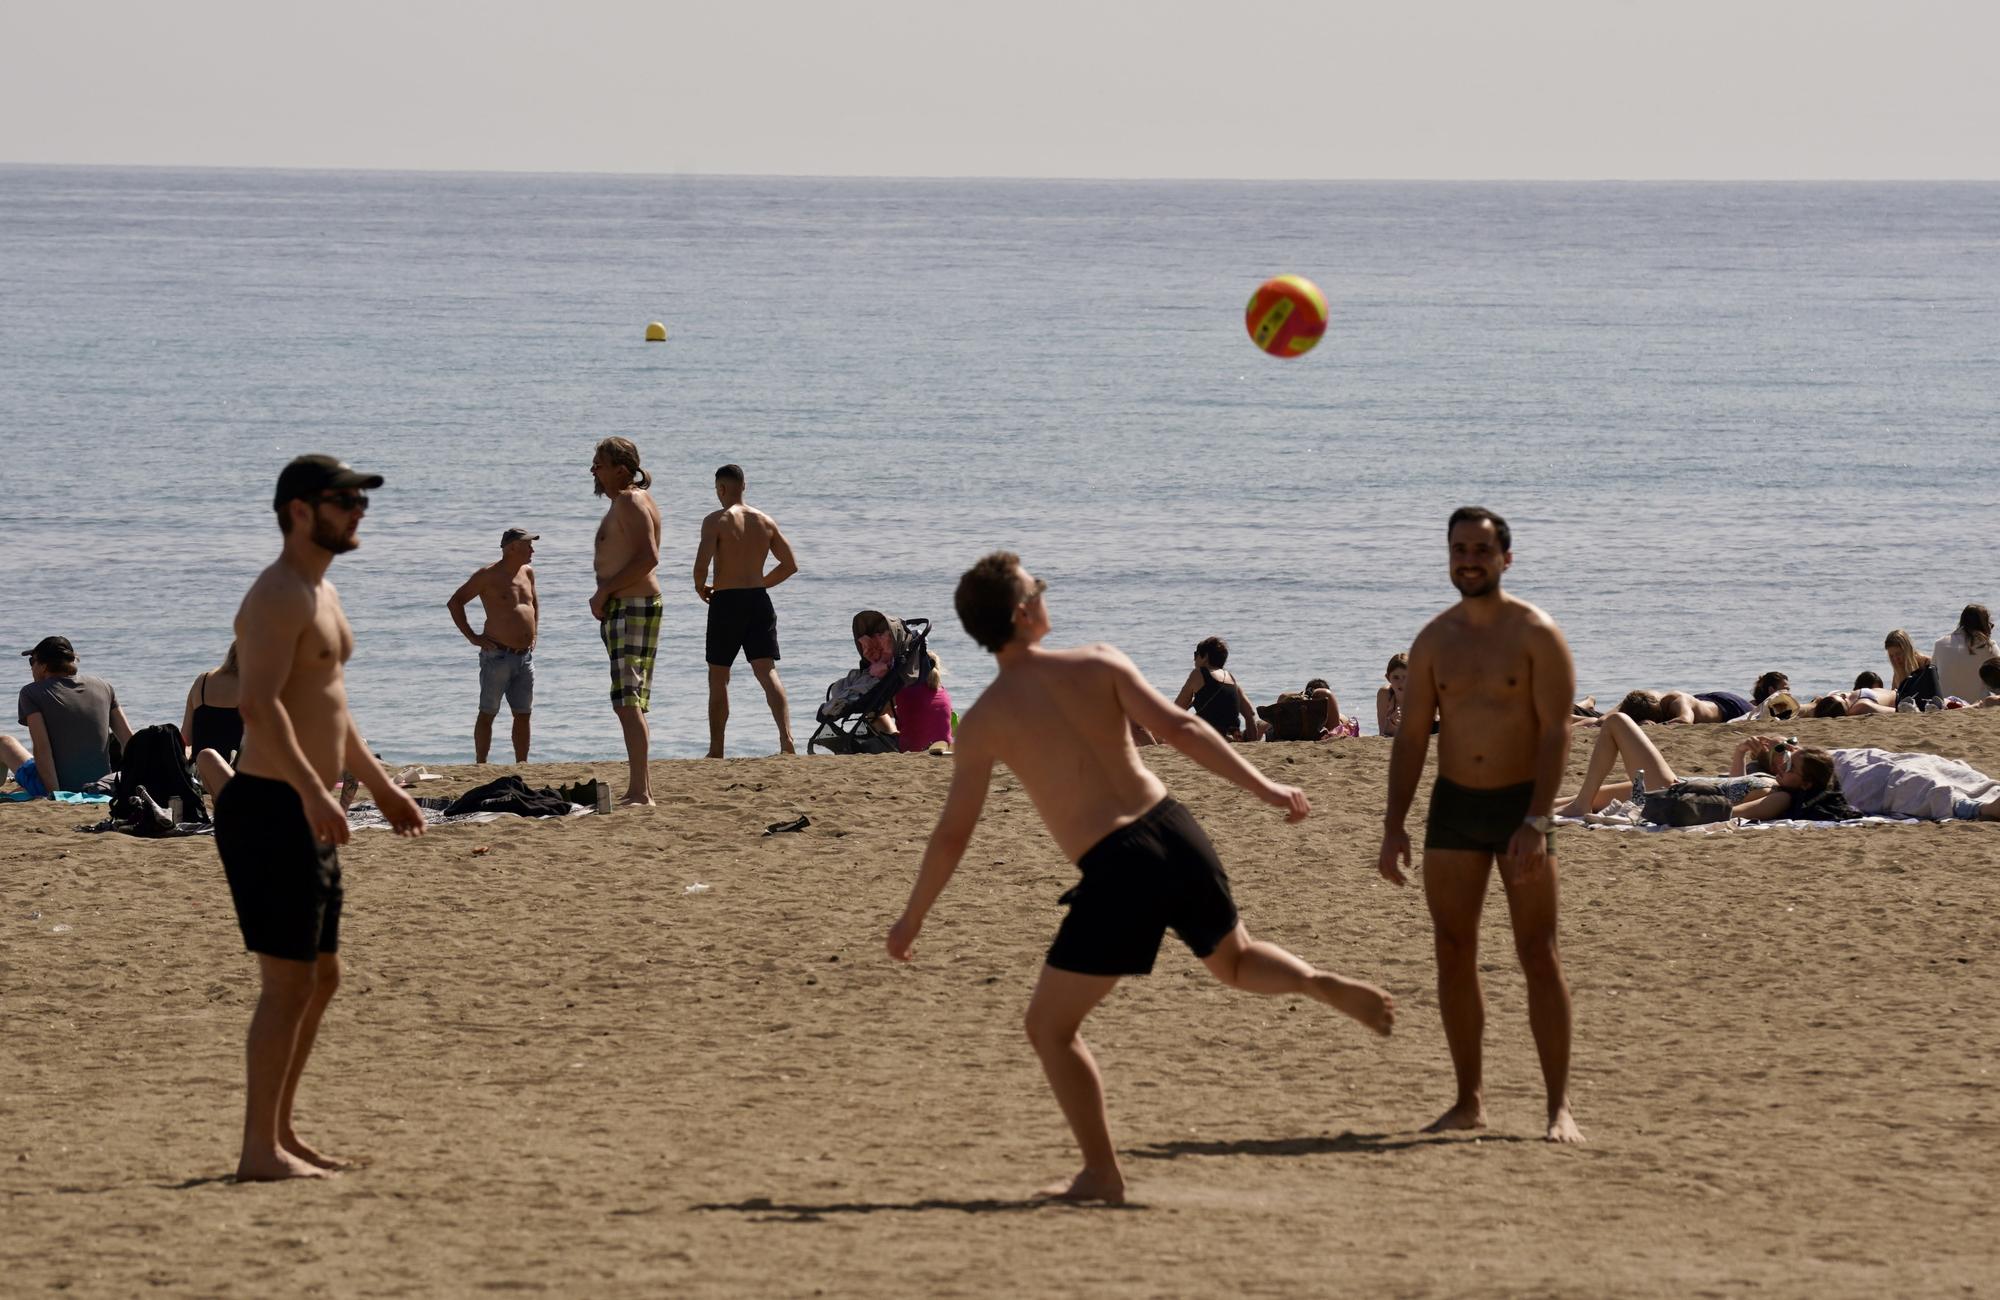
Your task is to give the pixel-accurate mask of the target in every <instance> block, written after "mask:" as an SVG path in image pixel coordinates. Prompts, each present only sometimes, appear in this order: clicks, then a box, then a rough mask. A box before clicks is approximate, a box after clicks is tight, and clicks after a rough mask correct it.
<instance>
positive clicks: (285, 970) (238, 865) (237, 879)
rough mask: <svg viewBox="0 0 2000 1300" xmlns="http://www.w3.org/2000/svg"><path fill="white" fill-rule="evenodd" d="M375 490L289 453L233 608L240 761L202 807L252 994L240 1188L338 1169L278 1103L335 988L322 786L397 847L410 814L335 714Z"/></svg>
mask: <svg viewBox="0 0 2000 1300" xmlns="http://www.w3.org/2000/svg"><path fill="white" fill-rule="evenodd" d="M380 486H382V478H381V476H380V475H378V474H361V473H358V472H356V471H355V470H353V469H350V468H349V467H348V466H346V465H344V464H342V463H341V462H339V461H337V460H335V459H333V458H332V457H331V456H301V457H299V458H298V459H297V460H294V461H293V462H292V463H291V464H289V465H287V466H285V469H284V472H283V473H282V474H280V475H279V476H278V490H277V496H276V499H275V502H274V506H275V508H276V510H277V512H278V528H279V531H281V532H282V533H283V534H284V537H285V541H284V549H283V551H281V552H280V554H279V556H278V559H277V561H276V562H275V563H274V564H272V565H271V566H270V567H269V568H267V569H265V570H264V571H263V572H262V573H261V574H259V575H258V576H257V581H256V582H254V583H252V584H251V586H250V592H249V594H248V595H246V596H245V597H244V598H243V605H242V607H241V608H240V609H238V610H237V611H236V648H237V658H238V662H239V663H240V665H241V668H242V682H243V684H242V688H241V702H240V703H239V705H238V708H239V709H240V710H241V711H242V714H243V749H242V755H241V759H240V761H239V765H238V770H237V773H236V775H235V777H234V778H233V779H232V780H230V781H229V783H228V784H227V785H225V786H223V788H222V793H221V794H219V795H217V796H216V797H215V848H216V852H217V853H218V854H219V855H220V856H221V858H222V869H223V872H224V874H225V875H226V876H227V877H228V879H229V893H230V897H231V898H232V899H233V900H234V902H235V904H236V921H237V925H238V926H239V927H240V928H241V929H242V931H243V946H244V947H246V948H248V949H249V950H250V951H251V952H254V953H256V954H257V967H258V973H259V975H260V976H261V977H262V982H263V988H262V990H261V991H260V992H259V994H258V997H257V1010H256V1012H255V1013H254V1014H253V1015H252V1016H251V1018H250V1041H249V1048H248V1052H247V1064H248V1071H247V1073H248V1076H249V1084H248V1090H247V1091H248V1100H247V1102H246V1105H245V1108H244V1114H243V1154H242V1157H241V1159H240V1160H239V1161H238V1162H237V1165H236V1177H237V1178H238V1179H239V1180H241V1181H246V1182H247V1181H252V1180H268V1179H277V1178H320V1177H324V1176H325V1174H326V1172H327V1171H328V1170H331V1169H338V1168H341V1167H342V1162H341V1161H340V1160H337V1159H335V1158H334V1157H332V1156H327V1155H322V1154H321V1153H320V1152H318V1151H315V1150H313V1148H311V1147H310V1146H307V1145H306V1144H305V1143H304V1142H303V1141H301V1140H300V1139H299V1135H298V1134H297V1133H296V1132H295V1131H293V1128H292V1101H293V1098H294V1097H295V1096H296V1095H297V1092H298V1086H299V1076H300V1074H302V1073H303V1072H304V1071H305V1068H306V1058H307V1056H309V1055H310V1054H311V1053H312V1048H313V1039H314V1037H315V1036H316V1035H317V1034H318V1032H319V1022H320V1016H321V1014H322V1013H324V1012H325V1010H326V1004H327V1003H328V1001H330V1000H331V999H332V997H333V994H334V990H335V989H336V988H337V987H339V984H340V957H339V956H338V950H339V947H340V913H341V903H342V899H343V893H342V890H341V884H340V857H339V850H338V846H339V845H342V844H345V843H347V813H346V811H345V810H344V809H342V808H341V806H340V805H339V804H338V803H337V802H335V801H334V798H333V796H332V795H331V794H329V793H328V789H329V788H330V787H331V786H333V785H334V784H336V783H337V782H338V781H339V780H340V778H341V772H342V771H343V770H351V771H352V772H353V773H354V774H355V775H356V776H358V777H359V778H360V779H361V780H362V781H363V782H364V783H365V784H366V785H367V786H368V789H369V792H370V793H372V794H373V795H374V796H375V803H376V806H377V807H379V808H380V809H381V810H382V813H383V815H384V816H385V817H387V818H388V819H389V824H390V825H391V826H393V827H395V829H396V833H397V834H399V835H421V834H423V833H424V816H423V813H422V811H421V810H419V809H418V807H417V805H416V803H415V801H414V800H412V799H411V798H410V796H409V795H408V794H406V793H404V792H403V791H402V790H401V789H399V788H397V786H396V785H395V783H394V782H392V781H391V780H390V779H389V775H388V773H386V772H384V771H383V770H382V765H381V764H380V763H379V762H377V761H376V760H375V756H374V755H373V754H371V753H369V751H368V747H367V746H366V745H364V744H363V743H362V741H361V734H360V732H359V731H357V730H356V729H355V726H354V719H353V718H352V717H351V716H349V714H348V712H347V688H346V685H345V683H344V682H343V680H342V665H344V664H345V663H346V662H347V659H348V656H349V655H351V654H353V653H354V633H353V631H352V630H351V629H350V628H349V627H348V626H347V616H346V615H345V614H343V613H342V612H341V608H340V597H339V595H338V594H337V593H335V591H334V589H333V584H332V583H330V582H328V581H326V570H327V566H329V565H331V564H332V563H333V557H334V556H336V555H340V554H342V553H343V552H346V551H351V550H353V549H354V548H355V547H356V546H358V545H360V542H358V541H357V540H356V539H355V533H356V530H358V529H359V528H360V526H361V517H362V515H363V514H364V513H365V512H366V511H367V509H368V498H367V496H366V495H365V494H364V493H363V492H362V489H364V488H376V487H380Z"/></svg>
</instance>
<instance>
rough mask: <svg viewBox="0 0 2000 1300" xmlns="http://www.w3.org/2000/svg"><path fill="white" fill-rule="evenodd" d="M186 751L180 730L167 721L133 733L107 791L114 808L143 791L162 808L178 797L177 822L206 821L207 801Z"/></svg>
mask: <svg viewBox="0 0 2000 1300" xmlns="http://www.w3.org/2000/svg"><path fill="white" fill-rule="evenodd" d="M186 753H187V746H186V744H185V743H184V742H183V741H182V740H181V729H180V728H179V727H178V726H176V725H175V724H173V723H171V722H162V723H159V724H158V725H156V726H151V727H141V728H139V729H138V730H137V731H135V732H133V733H132V740H131V742H130V743H129V744H127V745H126V746H125V752H124V754H123V755H122V756H121V758H120V762H119V766H118V771H117V773H116V775H114V776H113V777H112V778H111V789H110V790H109V791H108V792H107V793H109V794H110V795H111V801H112V806H113V808H114V810H115V809H116V807H117V806H118V804H119V803H121V802H122V801H123V800H126V799H129V798H131V797H132V796H134V795H136V794H138V793H140V792H141V791H144V792H145V794H146V795H147V797H149V798H150V799H152V801H153V802H154V803H156V804H158V805H159V806H160V807H162V808H166V807H168V806H169V804H170V801H172V800H174V799H179V800H180V801H181V816H180V820H181V821H183V822H198V823H203V824H205V823H207V821H208V802H207V800H205V799H203V798H202V795H201V787H200V786H198V785H196V784H195V781H194V773H193V772H192V771H190V770H189V768H188V763H187V759H186V757H185V755H186Z"/></svg>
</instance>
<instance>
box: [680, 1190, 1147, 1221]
mask: <svg viewBox="0 0 2000 1300" xmlns="http://www.w3.org/2000/svg"><path fill="white" fill-rule="evenodd" d="M688 1208H689V1209H691V1210H727V1211H730V1212H732V1213H736V1214H750V1215H754V1216H756V1217H755V1218H754V1219H753V1220H752V1222H755V1223H819V1222H821V1221H823V1220H824V1219H825V1218H826V1216H828V1215H830V1214H895V1213H904V1214H909V1213H918V1212H923V1211H928V1210H953V1211H956V1212H958V1213H960V1214H1010V1213H1020V1212H1022V1211H1033V1210H1140V1209H1144V1208H1145V1207H1144V1206H1142V1205H1135V1204H1133V1203H1132V1202H1130V1201H1127V1202H1126V1203H1125V1204H1123V1205H1104V1204H1101V1203H1091V1202H1082V1203H1079V1202H1076V1201H1057V1200H1051V1199H1050V1198H1048V1197H1041V1196H1031V1197H1023V1198H1021V1199H1018V1200H991V1199H989V1200H975V1201H953V1200H944V1199H937V1198H927V1199H925V1200H921V1201H828V1202H824V1203H820V1204H815V1205H803V1204H792V1203H787V1202H783V1201H773V1200H772V1199H771V1198H770V1197H768V1196H752V1197H750V1198H749V1199H748V1200H743V1201H730V1202H707V1203H704V1204H701V1205H690V1206H689V1207H688Z"/></svg>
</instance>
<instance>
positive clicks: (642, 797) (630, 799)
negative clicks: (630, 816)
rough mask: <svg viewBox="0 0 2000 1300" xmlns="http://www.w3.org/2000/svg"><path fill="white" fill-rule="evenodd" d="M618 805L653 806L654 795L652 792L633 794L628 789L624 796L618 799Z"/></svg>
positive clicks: (627, 806) (621, 806)
mask: <svg viewBox="0 0 2000 1300" xmlns="http://www.w3.org/2000/svg"><path fill="white" fill-rule="evenodd" d="M618 806H619V807H620V808H651V807H652V806H653V796H652V795H650V794H633V793H632V792H631V791H630V790H627V791H626V792H625V794H624V795H623V797H621V798H620V799H619V800H618Z"/></svg>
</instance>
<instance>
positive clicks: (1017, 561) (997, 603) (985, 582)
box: [951, 551, 1021, 654]
mask: <svg viewBox="0 0 2000 1300" xmlns="http://www.w3.org/2000/svg"><path fill="white" fill-rule="evenodd" d="M951 603H952V605H953V607H955V608H956V609H957V610H958V621H959V622H960V623H961V624H963V625H964V626H965V634H966V635H967V636H969V637H971V638H972V639H973V640H974V641H977V642H978V643H979V644H980V645H981V646H984V647H985V648H986V649H988V650H990V651H992V652H993V653H995V654H998V653H999V652H1000V651H1002V650H1004V649H1006V648H1007V643H1008V642H1009V641H1012V640H1013V639H1014V607H1015V606H1016V605H1019V604H1020V603H1021V557H1020V556H1018V555H1016V554H1014V552H1012V551H994V552H993V553H992V554H990V555H987V556H984V557H982V558H981V559H980V561H979V563H977V564H975V565H973V566H972V567H971V568H969V569H967V570H966V571H965V573H964V574H963V575H962V576H960V578H959V580H958V590H957V591H955V592H953V593H952V597H951Z"/></svg>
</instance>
